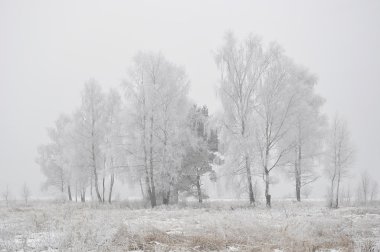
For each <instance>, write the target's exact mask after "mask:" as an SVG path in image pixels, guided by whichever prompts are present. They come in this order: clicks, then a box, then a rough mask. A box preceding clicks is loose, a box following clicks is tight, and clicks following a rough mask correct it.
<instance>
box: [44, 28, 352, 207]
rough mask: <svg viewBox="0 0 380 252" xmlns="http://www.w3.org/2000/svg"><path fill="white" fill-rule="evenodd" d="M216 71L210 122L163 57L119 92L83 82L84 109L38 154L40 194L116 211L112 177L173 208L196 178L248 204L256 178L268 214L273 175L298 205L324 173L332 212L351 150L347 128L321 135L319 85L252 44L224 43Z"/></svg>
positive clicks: (63, 121) (278, 51)
mask: <svg viewBox="0 0 380 252" xmlns="http://www.w3.org/2000/svg"><path fill="white" fill-rule="evenodd" d="M215 62H216V65H217V67H218V70H219V74H220V75H219V85H218V90H219V92H218V97H219V98H220V100H221V104H222V110H221V111H220V113H218V114H216V115H213V116H210V115H209V113H208V109H207V107H206V106H203V107H199V106H197V105H194V104H193V103H192V102H191V100H190V99H189V97H188V91H189V79H188V77H187V75H186V73H185V71H184V69H183V68H181V67H178V66H177V65H175V64H173V63H171V62H169V61H168V60H167V59H166V58H165V57H163V56H162V55H161V54H155V53H139V54H137V55H136V56H135V57H134V61H133V64H132V66H131V67H130V68H129V72H128V76H127V80H126V81H124V82H123V83H122V85H121V86H122V92H118V91H116V90H110V91H108V92H104V91H103V90H102V89H101V87H100V85H99V84H98V83H97V82H96V81H95V80H90V81H88V82H86V84H85V87H84V90H83V92H82V102H81V106H80V107H79V108H78V109H77V110H76V111H75V112H74V113H72V114H69V115H61V116H60V117H59V118H58V120H57V121H56V124H55V127H54V128H51V129H49V131H48V134H49V137H50V142H49V143H48V144H46V145H42V146H40V147H39V157H38V159H37V162H38V163H39V164H40V166H41V169H42V172H43V173H44V174H45V175H46V178H47V181H46V183H45V186H46V187H51V186H52V187H55V188H57V189H59V190H60V191H61V192H64V191H66V193H67V195H68V196H67V197H68V199H69V200H72V199H73V197H74V196H73V194H75V197H80V200H81V201H85V200H86V195H87V194H88V193H90V194H91V195H92V194H93V193H94V194H95V195H94V196H95V197H96V198H97V199H98V201H99V202H105V201H108V202H111V200H112V192H113V185H114V181H115V176H116V175H119V176H120V177H123V178H126V177H127V178H128V179H129V180H130V181H133V182H134V183H138V184H139V185H140V189H141V194H142V195H143V197H144V199H146V200H147V201H149V202H150V204H151V206H152V207H154V206H156V205H157V204H169V203H171V202H173V203H176V202H178V195H179V194H180V193H182V194H184V195H187V196H194V197H196V198H197V199H198V200H199V202H202V199H204V198H206V197H207V195H206V193H205V192H204V190H202V177H205V176H209V178H210V179H211V180H213V181H215V180H217V179H218V176H219V175H220V173H223V174H229V175H230V176H229V178H228V179H227V180H226V181H227V183H237V184H238V185H237V186H239V187H242V188H243V190H244V192H246V195H247V198H248V199H249V202H250V203H251V204H253V203H255V201H256V200H257V199H256V198H255V195H256V193H255V186H254V185H255V183H254V178H262V179H263V181H264V187H265V199H266V204H267V206H268V207H270V206H271V193H270V185H271V184H273V183H275V182H276V179H275V176H273V173H275V172H280V171H281V172H283V173H285V174H288V175H289V176H290V177H291V178H292V179H293V180H294V187H295V195H296V198H297V200H299V201H300V200H301V195H302V194H301V192H302V190H303V188H304V187H305V186H306V185H309V184H311V183H313V182H314V181H315V180H316V179H317V178H318V177H319V176H320V175H321V168H320V167H323V170H324V174H325V175H326V177H327V178H328V180H329V190H328V198H329V204H330V206H331V207H338V204H339V195H340V190H341V189H340V187H341V183H342V180H343V178H344V177H345V175H346V174H347V173H348V169H349V167H350V165H351V163H352V161H353V148H352V145H351V141H350V135H349V132H348V129H347V126H346V124H345V123H344V120H342V119H340V118H339V117H338V116H336V117H335V118H334V119H333V123H331V126H329V125H328V120H327V117H326V115H324V114H323V113H322V111H321V109H322V106H323V104H324V99H323V98H322V97H321V96H319V95H318V94H317V93H316V92H315V85H316V83H317V78H316V77H315V76H314V75H313V74H311V73H309V71H308V70H307V69H305V68H304V67H302V66H299V65H297V64H295V63H294V62H293V61H292V60H291V59H290V58H289V57H287V56H286V55H285V54H284V52H283V49H282V48H281V47H280V46H279V45H277V44H275V43H272V44H270V45H269V46H266V47H265V46H263V44H262V42H261V40H260V39H259V38H257V37H254V36H249V37H247V38H246V39H245V40H242V41H239V40H237V39H236V38H235V37H234V35H233V34H232V33H227V34H226V36H225V39H224V42H223V45H222V46H221V47H220V48H219V49H218V50H217V52H216V53H215ZM211 118H212V120H211ZM236 178H239V179H236ZM106 185H108V187H107V186H106Z"/></svg>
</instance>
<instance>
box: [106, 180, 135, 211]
mask: <svg viewBox="0 0 380 252" xmlns="http://www.w3.org/2000/svg"><path fill="white" fill-rule="evenodd" d="M114 182H115V174H113V173H112V174H111V182H110V192H109V194H108V203H110V204H111V201H112V189H113V183H114ZM140 182H141V181H140Z"/></svg>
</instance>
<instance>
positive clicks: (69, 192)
mask: <svg viewBox="0 0 380 252" xmlns="http://www.w3.org/2000/svg"><path fill="white" fill-rule="evenodd" d="M67 193H68V195H69V200H70V201H73V199H72V198H71V189H70V185H68V186H67Z"/></svg>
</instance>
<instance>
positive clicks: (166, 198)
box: [162, 190, 170, 205]
mask: <svg viewBox="0 0 380 252" xmlns="http://www.w3.org/2000/svg"><path fill="white" fill-rule="evenodd" d="M169 198H170V190H169V191H167V192H165V191H163V192H162V204H164V205H169Z"/></svg>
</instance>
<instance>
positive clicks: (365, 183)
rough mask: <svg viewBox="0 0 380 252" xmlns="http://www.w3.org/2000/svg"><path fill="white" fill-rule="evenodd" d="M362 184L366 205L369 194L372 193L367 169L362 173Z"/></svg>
mask: <svg viewBox="0 0 380 252" xmlns="http://www.w3.org/2000/svg"><path fill="white" fill-rule="evenodd" d="M360 186H361V192H362V199H363V202H364V204H365V205H367V202H368V200H369V194H370V186H371V180H370V177H369V175H368V172H367V171H365V172H363V173H362V174H361V177H360Z"/></svg>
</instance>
